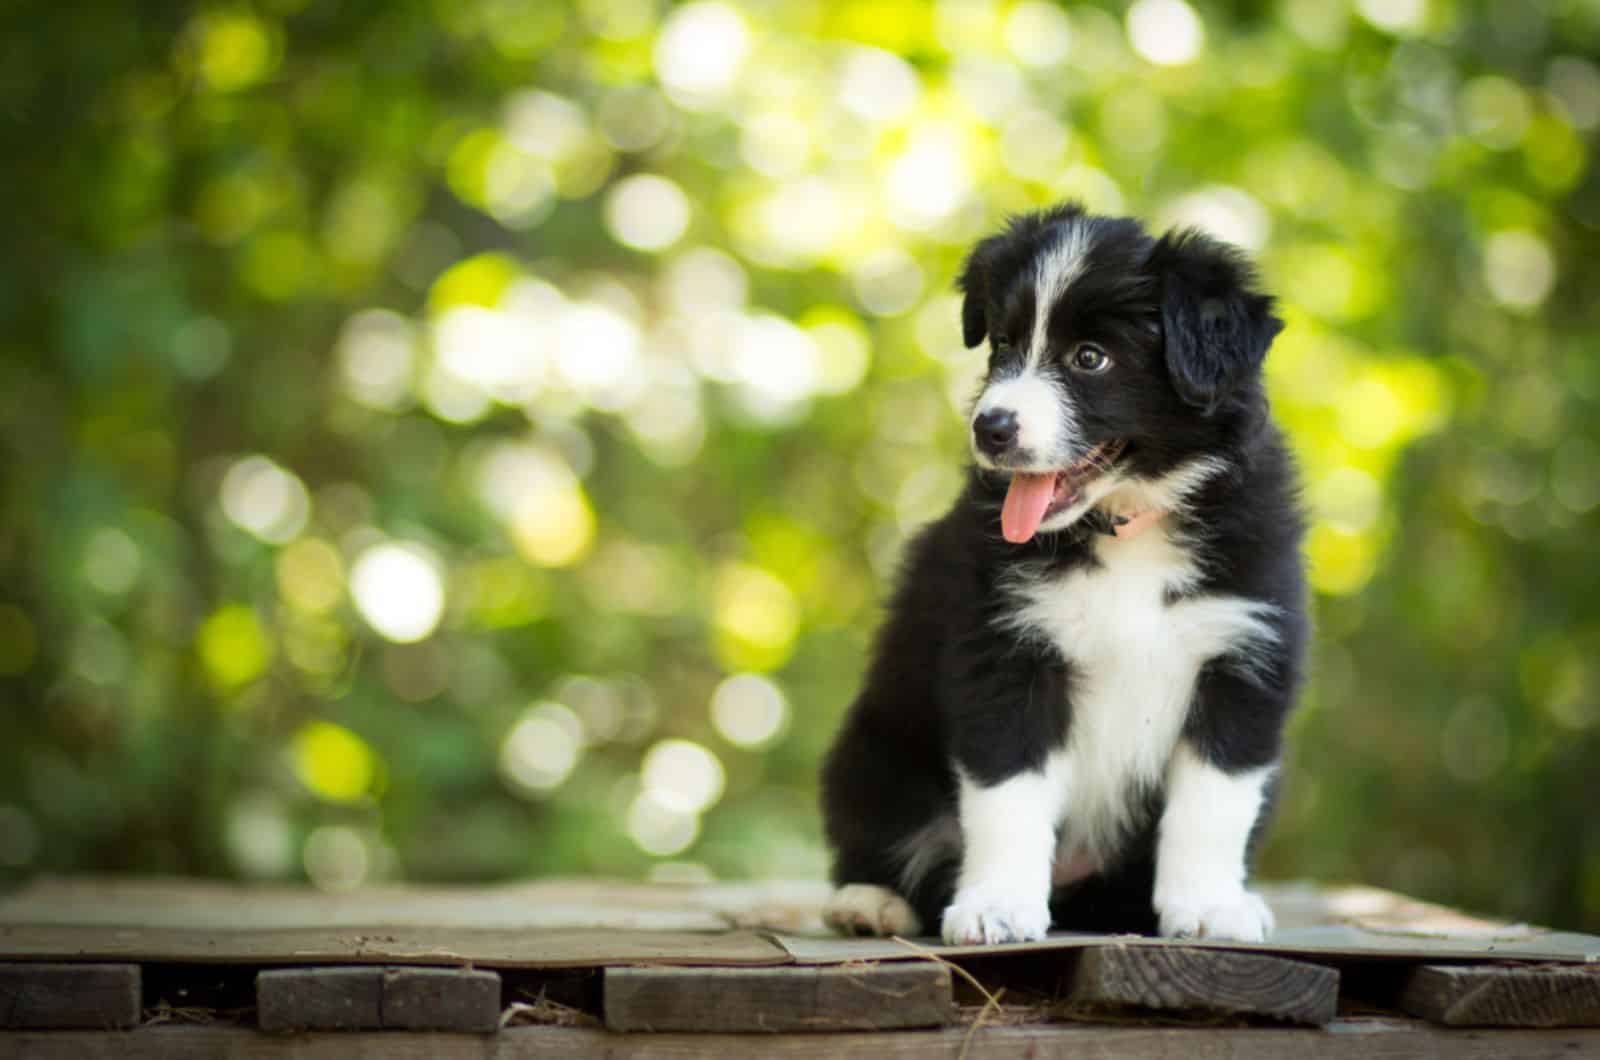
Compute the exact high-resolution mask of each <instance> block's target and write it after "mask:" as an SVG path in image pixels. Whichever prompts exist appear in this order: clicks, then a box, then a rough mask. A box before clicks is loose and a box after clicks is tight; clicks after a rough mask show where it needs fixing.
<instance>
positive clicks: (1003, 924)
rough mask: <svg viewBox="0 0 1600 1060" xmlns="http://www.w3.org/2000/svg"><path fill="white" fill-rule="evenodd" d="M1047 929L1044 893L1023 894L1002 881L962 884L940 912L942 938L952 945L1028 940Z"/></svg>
mask: <svg viewBox="0 0 1600 1060" xmlns="http://www.w3.org/2000/svg"><path fill="white" fill-rule="evenodd" d="M1049 931H1050V904H1049V901H1048V895H1046V894H1024V893H1021V892H1020V891H1018V890H1017V889H1016V888H1013V887H1007V886H1006V885H1004V884H995V883H977V884H973V885H972V886H970V887H963V888H962V889H961V890H960V891H958V892H957V893H956V900H955V901H953V902H951V903H950V906H949V908H947V909H946V910H945V911H944V940H945V942H947V943H948V944H950V945H952V946H976V945H978V944H979V943H983V944H986V945H994V944H995V943H999V942H1032V941H1034V940H1035V939H1042V938H1044V937H1045V935H1046V934H1048V933H1049Z"/></svg>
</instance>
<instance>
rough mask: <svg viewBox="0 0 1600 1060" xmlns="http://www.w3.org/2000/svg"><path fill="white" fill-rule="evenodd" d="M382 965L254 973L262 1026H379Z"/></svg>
mask: <svg viewBox="0 0 1600 1060" xmlns="http://www.w3.org/2000/svg"><path fill="white" fill-rule="evenodd" d="M383 974H384V970H383V969H382V968H276V969H273V970H271V971H266V972H262V973H260V974H259V975H257V976H256V1021H257V1023H259V1024H260V1026H261V1029H262V1030H264V1031H298V1030H318V1031H333V1030H376V1029H378V1028H380V1027H382V1026H383Z"/></svg>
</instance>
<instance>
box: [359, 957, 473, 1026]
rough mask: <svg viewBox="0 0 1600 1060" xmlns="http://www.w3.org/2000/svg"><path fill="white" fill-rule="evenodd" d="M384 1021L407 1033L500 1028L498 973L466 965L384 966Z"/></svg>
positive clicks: (385, 1023)
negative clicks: (444, 966)
mask: <svg viewBox="0 0 1600 1060" xmlns="http://www.w3.org/2000/svg"><path fill="white" fill-rule="evenodd" d="M383 1025H384V1026H385V1027H388V1028H391V1029H394V1028H399V1029H401V1030H412V1031H471V1032H475V1033H479V1034H484V1033H489V1032H493V1031H494V1030H496V1029H497V1028H498V1027H499V1026H500V976H498V975H497V974H495V973H494V972H486V971H475V970H473V969H469V968H389V969H386V970H385V971H384V974H383Z"/></svg>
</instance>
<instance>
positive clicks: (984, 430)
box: [972, 409, 1017, 456]
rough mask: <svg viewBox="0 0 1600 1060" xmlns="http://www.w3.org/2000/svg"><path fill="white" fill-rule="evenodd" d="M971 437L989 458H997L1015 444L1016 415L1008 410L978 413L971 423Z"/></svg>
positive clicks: (991, 410)
mask: <svg viewBox="0 0 1600 1060" xmlns="http://www.w3.org/2000/svg"><path fill="white" fill-rule="evenodd" d="M972 436H973V438H974V439H976V440H977V443H978V448H979V449H982V450H983V451H984V452H985V453H988V454H989V455H990V456H999V455H1000V454H1001V453H1003V452H1005V451H1006V450H1007V449H1010V448H1011V447H1012V446H1013V445H1015V444H1017V414H1016V413H1015V412H1012V411H1011V410H1010V409H990V410H989V411H987V412H983V413H980V414H979V415H978V418H977V419H975V420H973V421H972Z"/></svg>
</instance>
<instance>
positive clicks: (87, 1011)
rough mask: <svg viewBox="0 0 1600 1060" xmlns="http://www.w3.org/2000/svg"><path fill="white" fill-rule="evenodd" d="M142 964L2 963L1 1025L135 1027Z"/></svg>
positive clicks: (0, 985) (29, 1027) (137, 1016)
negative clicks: (140, 966) (140, 965)
mask: <svg viewBox="0 0 1600 1060" xmlns="http://www.w3.org/2000/svg"><path fill="white" fill-rule="evenodd" d="M141 992H142V991H141V987H140V980H139V966H138V965H137V964H46V963H39V964H32V963H28V964H0V1027H6V1028H18V1029H24V1028H27V1029H32V1028H45V1027H68V1028H85V1029H98V1028H113V1027H132V1026H134V1025H135V1024H137V1023H138V1022H139V1005H140V998H141Z"/></svg>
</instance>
